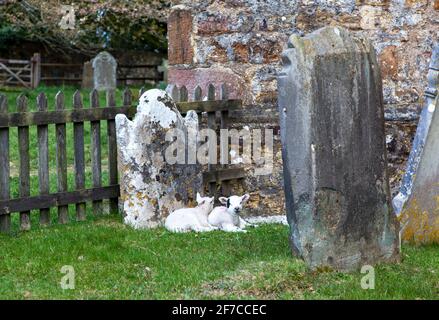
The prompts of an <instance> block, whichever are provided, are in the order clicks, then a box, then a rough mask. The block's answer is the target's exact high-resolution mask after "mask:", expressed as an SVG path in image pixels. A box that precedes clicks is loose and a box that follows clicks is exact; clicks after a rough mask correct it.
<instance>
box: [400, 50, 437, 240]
mask: <svg viewBox="0 0 439 320" xmlns="http://www.w3.org/2000/svg"><path fill="white" fill-rule="evenodd" d="M429 69H430V70H429V73H428V87H427V90H426V91H425V106H424V108H423V110H422V112H421V116H420V118H419V123H418V128H417V130H416V135H415V139H414V141H413V146H412V150H411V152H410V156H409V160H408V163H407V170H406V172H405V175H404V177H403V180H402V184H401V188H400V191H399V193H398V195H397V196H396V197H395V198H394V199H393V205H394V207H395V211H396V213H397V214H398V216H399V218H400V219H401V225H402V228H401V238H402V240H404V241H405V242H413V243H439V112H438V111H437V110H438V108H439V101H438V95H437V93H438V86H439V45H437V46H436V47H435V48H434V50H433V55H432V57H431V61H430V68H429Z"/></svg>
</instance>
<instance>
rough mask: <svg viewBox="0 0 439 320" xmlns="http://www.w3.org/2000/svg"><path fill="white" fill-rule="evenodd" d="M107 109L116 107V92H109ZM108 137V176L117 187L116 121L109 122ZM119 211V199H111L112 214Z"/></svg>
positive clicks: (110, 181) (111, 183)
mask: <svg viewBox="0 0 439 320" xmlns="http://www.w3.org/2000/svg"><path fill="white" fill-rule="evenodd" d="M106 98H107V107H115V106H116V100H115V97H114V90H108V91H107V97H106ZM107 135H108V176H109V183H110V185H115V184H117V182H118V179H117V145H116V123H115V121H114V119H111V120H108V121H107ZM118 211H119V200H118V198H111V199H110V213H116V212H118Z"/></svg>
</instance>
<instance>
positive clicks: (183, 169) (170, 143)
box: [116, 89, 202, 229]
mask: <svg viewBox="0 0 439 320" xmlns="http://www.w3.org/2000/svg"><path fill="white" fill-rule="evenodd" d="M197 132H198V117H197V114H196V113H195V112H194V111H189V112H188V114H187V115H186V117H185V118H182V116H181V115H180V113H179V112H178V110H177V108H176V105H175V103H174V102H173V101H172V99H171V98H170V96H169V95H168V94H167V93H166V92H165V91H163V90H158V89H152V90H149V91H147V92H145V93H144V94H143V95H142V96H141V97H140V99H139V105H138V107H137V113H136V115H135V117H134V119H133V121H130V120H128V118H127V117H126V116H125V115H122V114H118V115H117V116H116V137H117V144H118V146H117V149H118V159H119V161H118V165H119V172H120V180H121V181H120V191H121V200H122V202H123V211H124V214H125V218H124V221H125V223H126V224H128V225H131V226H133V227H134V228H136V229H143V228H154V227H157V226H160V225H161V224H162V223H163V222H164V220H165V218H166V217H167V216H168V215H169V213H171V212H172V211H173V210H175V209H179V208H181V207H184V206H193V205H195V199H196V193H197V192H201V193H202V190H201V187H202V174H201V167H200V165H199V164H194V163H192V164H191V163H189V164H187V162H186V156H187V151H186V147H187V145H186V139H185V137H186V136H188V134H189V135H190V136H191V137H194V136H195V138H191V140H190V141H191V142H192V143H197V138H196V136H197ZM188 140H189V139H188ZM175 141H180V143H181V142H183V145H181V144H180V143H177V142H175ZM191 147H193V146H191ZM175 151H176V152H175Z"/></svg>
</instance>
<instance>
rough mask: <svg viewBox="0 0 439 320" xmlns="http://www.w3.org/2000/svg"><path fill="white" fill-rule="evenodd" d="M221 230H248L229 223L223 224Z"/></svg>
mask: <svg viewBox="0 0 439 320" xmlns="http://www.w3.org/2000/svg"><path fill="white" fill-rule="evenodd" d="M221 230H223V231H226V232H244V233H245V232H247V230H244V229H241V228H238V227H237V226H235V225H233V224H230V223H227V224H223V225H222V227H221Z"/></svg>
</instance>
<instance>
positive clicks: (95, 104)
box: [90, 89, 103, 215]
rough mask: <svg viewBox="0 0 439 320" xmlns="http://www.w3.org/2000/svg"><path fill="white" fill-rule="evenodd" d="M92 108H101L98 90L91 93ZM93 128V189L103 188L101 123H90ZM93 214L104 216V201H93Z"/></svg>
mask: <svg viewBox="0 0 439 320" xmlns="http://www.w3.org/2000/svg"><path fill="white" fill-rule="evenodd" d="M90 107H91V108H99V94H98V91H97V90H96V89H94V90H93V91H92V92H90ZM90 128H91V170H92V178H93V188H98V187H101V186H102V166H101V122H100V121H99V120H98V121H90ZM92 205H93V213H94V214H95V215H100V214H102V212H103V211H102V200H96V201H93V204H92Z"/></svg>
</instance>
